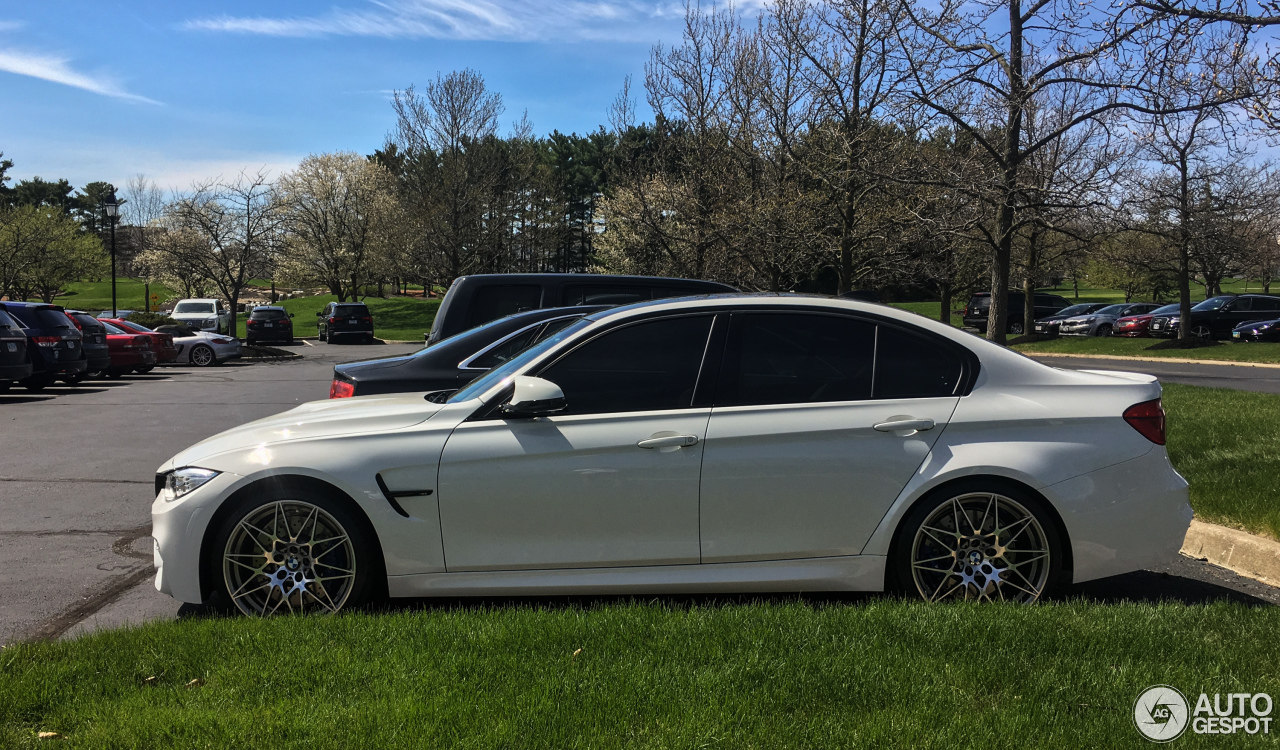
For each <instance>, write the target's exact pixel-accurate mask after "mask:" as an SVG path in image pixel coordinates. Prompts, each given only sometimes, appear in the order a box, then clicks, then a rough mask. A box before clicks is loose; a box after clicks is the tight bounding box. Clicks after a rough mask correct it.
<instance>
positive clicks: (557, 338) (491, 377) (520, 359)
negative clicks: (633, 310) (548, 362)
mask: <svg viewBox="0 0 1280 750" xmlns="http://www.w3.org/2000/svg"><path fill="white" fill-rule="evenodd" d="M592 322H593V321H591V320H587V319H586V318H583V319H582V320H579V321H577V322H576V323H574V324H573V325H571V326H569V327H568V328H565V329H563V330H561V331H560V332H558V333H556V334H555V335H554V336H549V337H547V338H545V339H543V340H541V341H539V342H538V343H536V344H534V345H533V346H531V347H529V348H528V349H525V350H524V351H523V352H520V354H518V355H516V357H515V358H514V359H511V360H509V361H507V362H506V363H505V364H503V365H501V366H499V367H495V368H493V369H492V370H490V371H488V372H486V373H485V374H483V375H481V376H480V377H478V378H476V379H475V380H473V381H471V382H470V383H469V384H467V386H466V387H465V388H463V389H462V390H460V391H458V392H457V393H455V394H453V396H451V397H450V398H449V401H448V403H451V404H456V403H459V402H461V401H470V400H471V399H473V398H477V397H478V396H480V394H482V393H484V392H485V391H487V390H489V389H490V388H492V387H494V386H495V385H497V384H498V383H500V382H502V381H503V380H504V379H506V378H507V377H508V376H510V375H511V374H512V373H513V372H516V371H517V370H519V369H520V368H521V367H524V366H525V365H526V364H528V363H529V362H530V361H531V360H534V359H537V358H538V357H540V356H542V353H543V352H545V351H547V350H549V349H551V348H553V347H554V346H555V345H556V344H559V343H560V342H561V341H564V340H565V339H567V338H569V337H570V336H573V335H574V334H576V333H577V332H578V331H581V330H582V329H583V328H586V327H587V326H589V325H591V323H592Z"/></svg>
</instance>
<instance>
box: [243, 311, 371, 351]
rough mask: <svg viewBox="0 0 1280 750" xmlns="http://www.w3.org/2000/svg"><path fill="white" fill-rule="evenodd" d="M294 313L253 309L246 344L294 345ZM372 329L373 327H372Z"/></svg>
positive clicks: (245, 329)
mask: <svg viewBox="0 0 1280 750" xmlns="http://www.w3.org/2000/svg"><path fill="white" fill-rule="evenodd" d="M291 318H293V313H291V312H289V311H288V310H286V309H284V308H283V307H275V306H272V305H261V306H259V307H255V308H253V312H251V313H249V319H248V320H246V321H245V322H244V338H245V343H247V344H249V345H250V346H253V345H254V344H256V343H258V342H259V341H283V342H284V343H286V344H292V343H293V320H291ZM370 330H373V329H372V326H371V327H370Z"/></svg>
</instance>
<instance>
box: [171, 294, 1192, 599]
mask: <svg viewBox="0 0 1280 750" xmlns="http://www.w3.org/2000/svg"><path fill="white" fill-rule="evenodd" d="M1164 442H1165V420H1164V413H1163V410H1162V409H1161V406H1160V384H1159V383H1158V382H1157V381H1156V379H1155V378H1154V377H1152V376H1150V375H1139V374H1135V373H1105V372H1097V371H1071V370H1063V369H1055V368H1053V367H1049V366H1046V365H1044V364H1041V363H1039V362H1036V361H1034V360H1032V359H1030V358H1028V357H1025V356H1023V355H1021V354H1018V353H1017V352H1014V351H1010V350H1008V349H1006V348H1004V347H1001V346H997V345H995V344H993V343H991V342H988V341H984V340H982V339H980V338H978V337H975V336H972V335H970V334H967V333H965V332H963V331H959V330H956V329H955V328H952V327H951V326H948V325H945V324H942V323H939V322H936V321H932V320H928V319H926V318H923V317H921V316H918V315H915V314H913V313H910V312H906V311H902V310H896V309H892V308H889V307H884V306H880V305H870V304H866V303H858V302H849V301H846V300H836V299H830V298H817V297H792V296H777V295H725V296H713V297H702V298H697V299H678V300H665V301H661V300H660V301H651V302H645V303H641V304H636V305H628V306H625V307H619V308H614V309H611V310H606V311H603V312H598V313H595V314H593V315H589V316H586V317H584V318H582V319H581V320H578V321H576V322H574V323H572V324H570V325H569V326H568V327H566V328H562V329H560V330H559V331H558V332H556V333H555V334H553V335H551V336H549V337H547V338H545V339H543V340H542V341H541V342H539V343H537V344H535V345H534V346H532V347H529V348H527V349H525V350H524V351H523V352H521V353H520V354H518V355H516V356H515V357H514V358H512V359H510V360H508V361H507V362H505V363H504V364H502V365H500V366H498V367H495V368H494V369H492V370H490V371H489V372H487V373H486V374H484V375H482V376H481V377H479V378H478V379H476V380H474V381H472V382H471V383H470V384H468V385H467V386H466V387H465V388H463V389H461V390H459V391H457V392H456V393H454V394H453V395H452V396H451V397H449V398H448V399H447V401H445V402H444V403H436V402H434V401H431V400H428V399H426V398H423V394H421V393H404V394H383V395H374V396H365V397H357V398H346V399H337V400H326V401H318V402H313V403H309V404H304V405H301V406H299V407H297V408H295V409H292V410H290V411H286V412H283V413H279V414H276V415H273V416H271V417H267V418H265V419H261V420H258V421H256V422H251V423H249V424H246V425H242V426H240V427H236V428H234V429H231V430H227V431H225V432H222V433H221V434H218V435H214V436H212V437H210V438H207V439H205V440H203V441H202V442H200V443H198V444H196V445H194V446H192V447H190V448H188V449H186V450H183V451H181V452H179V453H177V454H176V455H175V456H173V457H172V458H171V459H169V460H168V461H166V462H164V463H163V464H162V465H161V466H160V467H159V468H158V471H157V474H156V498H155V502H154V503H153V505H152V535H153V536H154V538H155V556H154V560H155V566H156V568H157V576H156V587H157V588H158V589H159V590H160V591H161V592H163V593H165V594H168V595H170V596H173V597H176V598H177V599H179V600H182V601H186V602H207V601H210V600H211V599H213V598H215V597H217V596H221V597H222V600H223V601H226V602H228V603H229V604H231V605H233V606H234V607H236V608H237V609H238V610H239V611H240V612H243V613H247V614H271V613H274V612H295V613H296V612H308V611H322V612H332V611H335V610H340V609H343V608H345V607H348V606H351V605H354V604H357V603H360V602H362V601H367V600H369V599H371V598H374V597H376V596H378V595H380V593H381V592H386V593H389V594H390V595H391V596H393V597H418V596H458V595H497V594H500V595H503V596H507V595H512V594H517V593H521V592H528V593H537V594H539V595H549V594H617V593H628V594H650V593H682V592H764V591H833V590H846V591H876V590H882V589H890V590H893V591H900V592H903V593H908V594H910V595H911V596H916V597H920V598H923V599H926V600H930V601H943V600H956V599H970V600H995V601H1000V600H1011V601H1018V602H1030V601H1035V600H1037V599H1039V598H1040V597H1041V596H1044V595H1046V594H1051V593H1052V592H1054V591H1055V590H1062V589H1063V588H1064V587H1066V586H1068V585H1071V584H1074V583H1079V582H1082V581H1088V580H1092V579H1096V578H1101V577H1104V576H1112V575H1116V574H1120V573H1125V572H1129V571H1135V570H1141V569H1147V568H1150V567H1152V566H1155V565H1160V564H1163V563H1165V562H1166V561H1169V560H1172V559H1174V558H1175V557H1176V556H1177V554H1178V550H1179V549H1180V548H1181V546H1182V542H1183V537H1184V536H1185V535H1186V532H1187V528H1188V526H1189V524H1190V522H1191V516H1192V513H1191V507H1190V505H1189V504H1188V502H1187V483H1186V482H1185V481H1184V480H1183V479H1182V477H1180V476H1179V475H1178V474H1177V472H1175V471H1174V470H1173V468H1172V466H1171V465H1170V463H1169V458H1168V455H1167V453H1166V451H1165V448H1164ZM1121 500H1122V502H1121ZM250 559H255V560H257V562H256V563H254V564H253V565H248V564H245V565H239V564H236V563H238V562H239V561H242V560H250Z"/></svg>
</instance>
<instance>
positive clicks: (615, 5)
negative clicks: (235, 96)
mask: <svg viewBox="0 0 1280 750" xmlns="http://www.w3.org/2000/svg"><path fill="white" fill-rule="evenodd" d="M760 1H761V0H746V2H744V3H740V4H739V6H738V7H739V9H740V10H744V11H746V12H752V11H754V10H755V9H756V8H758V6H759V4H760ZM683 14H684V5H683V3H681V2H676V1H674V0H662V1H660V2H653V1H652V0H650V1H648V2H642V1H641V0H541V1H540V2H527V0H369V5H368V6H366V7H365V8H363V9H359V10H349V9H341V8H338V9H334V10H333V11H331V12H329V13H328V14H325V15H320V16H302V17H293V18H270V17H263V16H253V17H248V16H218V17H216V18H203V19H195V20H192V21H188V22H187V23H186V24H184V27H185V28H187V29H191V30H200V31H220V32H230V33H240V34H259V35H264V36H277V37H323V36H372V37H384V38H390V39H418V38H430V39H460V40H486V41H518V42H545V41H583V40H593V41H639V42H648V41H652V40H653V39H654V37H655V35H656V34H657V33H658V32H659V31H660V30H663V29H670V28H672V26H671V24H672V21H673V20H674V19H677V18H679V17H681V16H683Z"/></svg>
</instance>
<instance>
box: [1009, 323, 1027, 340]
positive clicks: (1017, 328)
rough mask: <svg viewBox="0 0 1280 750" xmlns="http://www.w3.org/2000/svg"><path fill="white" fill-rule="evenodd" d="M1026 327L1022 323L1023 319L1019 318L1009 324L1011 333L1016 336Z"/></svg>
mask: <svg viewBox="0 0 1280 750" xmlns="http://www.w3.org/2000/svg"><path fill="white" fill-rule="evenodd" d="M1025 330H1026V329H1025V328H1024V327H1023V325H1022V321H1020V320H1017V321H1014V322H1012V323H1010V324H1009V333H1010V334H1012V335H1014V336H1021V335H1022V333H1023V331H1025Z"/></svg>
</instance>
